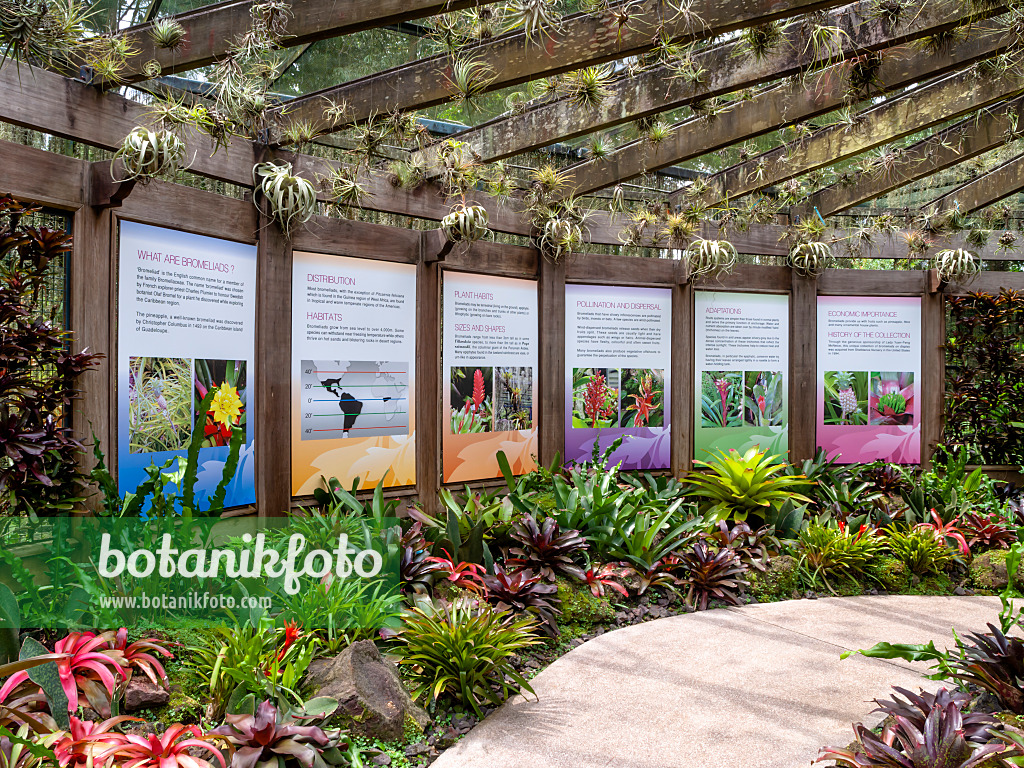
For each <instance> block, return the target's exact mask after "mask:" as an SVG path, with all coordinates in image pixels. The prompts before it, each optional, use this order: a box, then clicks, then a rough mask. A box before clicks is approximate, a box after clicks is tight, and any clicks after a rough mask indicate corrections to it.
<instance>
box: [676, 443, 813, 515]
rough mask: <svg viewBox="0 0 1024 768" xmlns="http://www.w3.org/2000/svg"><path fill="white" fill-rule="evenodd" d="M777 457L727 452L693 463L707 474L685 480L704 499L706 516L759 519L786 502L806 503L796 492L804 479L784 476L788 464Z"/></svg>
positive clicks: (799, 476)
mask: <svg viewBox="0 0 1024 768" xmlns="http://www.w3.org/2000/svg"><path fill="white" fill-rule="evenodd" d="M777 458H778V457H777V456H768V455H767V454H765V453H763V452H759V451H758V450H757V449H756V448H751V449H750V450H749V451H747V452H746V453H744V454H740V453H739V451H736V450H730V451H729V452H728V453H724V452H720V453H718V454H717V455H715V456H714V457H713V458H712V459H711V461H695V462H694V464H696V465H698V466H701V467H704V468H705V469H707V470H708V472H707V473H706V474H704V473H700V472H694V473H692V474H691V475H690V476H689V477H688V478H687V483H688V485H689V486H691V487H692V490H691V491H690V493H691V495H693V496H699V497H701V498H703V499H706V500H707V502H706V503H707V504H708V506H709V507H710V510H709V512H710V516H713V517H716V518H718V519H725V518H732V519H733V520H737V521H742V520H746V519H747V515H749V514H750V513H754V514H756V515H758V516H760V517H762V518H763V517H765V516H766V515H767V514H768V513H769V511H770V510H771V509H772V508H773V507H779V506H781V505H783V504H785V503H786V502H787V501H802V502H809V501H810V499H808V498H807V497H805V496H802V495H801V494H799V493H797V489H798V488H800V487H802V486H803V484H804V483H805V482H806V479H805V478H804V477H803V476H802V475H787V474H784V471H785V469H786V467H787V466H788V465H787V464H786V463H785V462H777V463H776V459H777Z"/></svg>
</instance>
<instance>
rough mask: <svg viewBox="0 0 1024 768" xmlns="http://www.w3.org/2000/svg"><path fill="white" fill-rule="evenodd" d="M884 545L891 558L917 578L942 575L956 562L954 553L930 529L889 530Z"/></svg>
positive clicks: (938, 535) (943, 540) (942, 539)
mask: <svg viewBox="0 0 1024 768" xmlns="http://www.w3.org/2000/svg"><path fill="white" fill-rule="evenodd" d="M885 545H886V547H887V548H888V550H889V551H890V552H892V555H893V557H895V558H896V559H897V560H899V561H900V562H902V563H903V564H904V565H905V566H907V568H908V569H909V570H910V572H911V573H913V574H916V575H917V576H926V575H928V574H940V573H943V572H944V571H945V570H946V568H948V567H949V565H951V564H952V563H953V561H954V560H956V553H955V552H954V551H953V550H952V549H950V548H949V547H948V546H947V545H946V541H945V539H944V538H943V537H941V535H940V534H937V533H936V532H935V531H934V530H933V529H931V528H911V529H910V530H909V531H905V532H904V531H899V530H894V529H890V530H889V535H888V537H886V540H885Z"/></svg>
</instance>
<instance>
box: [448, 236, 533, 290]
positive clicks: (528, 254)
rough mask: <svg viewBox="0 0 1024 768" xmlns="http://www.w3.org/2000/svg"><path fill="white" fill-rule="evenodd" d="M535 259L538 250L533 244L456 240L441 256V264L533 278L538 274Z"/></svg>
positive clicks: (466, 269) (508, 275)
mask: <svg viewBox="0 0 1024 768" xmlns="http://www.w3.org/2000/svg"><path fill="white" fill-rule="evenodd" d="M538 262H539V254H538V253H537V250H536V249H535V248H527V247H525V246H522V245H507V244H505V243H493V242H488V241H486V240H480V241H477V242H475V243H456V244H455V246H454V247H453V248H452V250H451V252H450V253H449V254H448V255H447V256H445V258H444V268H445V269H446V270H453V271H456V272H479V273H481V274H485V275H496V276H499V277H516V278H525V279H529V280H533V279H536V278H537V276H538V270H539V266H538Z"/></svg>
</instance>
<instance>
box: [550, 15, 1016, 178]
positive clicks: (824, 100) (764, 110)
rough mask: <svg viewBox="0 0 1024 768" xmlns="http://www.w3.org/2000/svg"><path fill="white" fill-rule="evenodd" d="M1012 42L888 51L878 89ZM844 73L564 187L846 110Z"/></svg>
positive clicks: (695, 121)
mask: <svg viewBox="0 0 1024 768" xmlns="http://www.w3.org/2000/svg"><path fill="white" fill-rule="evenodd" d="M1011 43H1012V35H1010V34H1007V33H985V34H980V35H977V36H972V37H971V38H970V39H968V40H966V41H964V42H962V43H960V44H959V45H956V46H953V47H952V48H950V49H949V50H948V51H944V52H941V53H938V54H934V53H926V52H923V51H920V52H909V51H907V50H906V49H897V50H892V49H888V53H887V55H885V57H884V59H883V62H882V64H881V66H880V67H879V71H878V82H879V90H883V89H884V90H893V89H896V88H901V87H905V86H908V85H911V84H913V83H915V82H918V81H920V80H921V79H923V78H926V77H931V76H936V75H942V74H945V73H947V72H950V71H952V70H954V69H961V68H963V67H965V66H967V65H969V64H972V63H973V62H975V61H978V60H979V59H984V58H987V57H990V56H993V55H995V54H998V53H999V52H1000V51H1001V50H1003V49H1004V48H1006V47H1007V46H1008V45H1010V44H1011ZM846 69H847V67H846V65H845V64H836V65H834V66H831V67H826V68H825V69H821V70H818V71H817V72H815V73H813V74H811V75H810V77H811V80H810V81H809V82H804V81H803V80H796V81H794V82H789V83H785V84H783V85H780V86H778V87H776V88H771V89H768V90H766V91H763V92H761V93H759V94H758V95H756V96H754V97H753V98H751V99H750V100H748V101H738V102H734V103H733V105H732V108H731V109H730V110H729V111H727V112H725V113H723V114H720V115H718V116H717V117H716V118H714V119H713V120H711V121H709V120H706V119H704V118H691V119H689V120H686V121H684V122H682V123H678V124H676V125H675V126H674V131H673V133H672V135H671V136H670V137H669V138H668V139H666V140H664V141H663V142H661V143H659V144H658V145H656V146H655V145H651V144H650V143H649V142H646V141H634V142H630V143H628V144H625V145H623V146H622V147H619V148H618V149H616V150H614V151H613V152H610V153H609V154H608V156H606V157H604V158H602V159H591V160H587V161H585V162H582V163H577V164H576V165H573V166H570V167H569V168H568V169H567V173H568V174H569V180H568V184H567V188H568V189H569V190H571V191H572V192H573V194H577V195H582V194H588V193H590V192H594V191H596V190H599V189H604V188H605V187H610V186H613V185H615V184H618V183H619V182H622V181H628V180H629V179H635V178H637V177H638V176H642V175H644V174H645V173H651V172H653V171H656V170H659V169H661V168H665V167H667V166H669V165H675V164H676V163H679V162H682V161H684V160H689V159H692V158H694V157H699V156H701V155H703V154H706V153H708V152H713V151H715V150H717V149H721V148H722V147H726V146H729V145H730V144H734V143H736V142H738V141H743V140H745V139H749V138H754V137H756V136H762V135H764V134H766V133H770V132H771V131H774V130H776V129H778V128H782V127H783V126H786V125H790V124H792V123H796V122H799V121H801V120H807V119H810V118H813V117H817V116H818V115H823V114H825V113H827V112H831V111H832V110H835V109H838V108H841V107H842V106H843V104H844V103H845V99H846V97H847V79H846Z"/></svg>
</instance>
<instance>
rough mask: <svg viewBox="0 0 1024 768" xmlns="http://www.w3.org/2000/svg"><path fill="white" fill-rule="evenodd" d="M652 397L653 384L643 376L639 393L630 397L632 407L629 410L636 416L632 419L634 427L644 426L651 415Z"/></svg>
mask: <svg viewBox="0 0 1024 768" xmlns="http://www.w3.org/2000/svg"><path fill="white" fill-rule="evenodd" d="M654 395H655V392H654V382H653V381H651V377H650V376H644V377H643V379H641V381H640V391H639V393H638V394H636V395H630V397H632V398H633V405H631V406H630V410H634V411H636V415H635V416H634V417H633V426H634V427H642V426H644V425H645V424H646V423H647V420H648V419H649V418H650V417H651V413H652V412H653V411H654V408H655V405H654Z"/></svg>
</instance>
